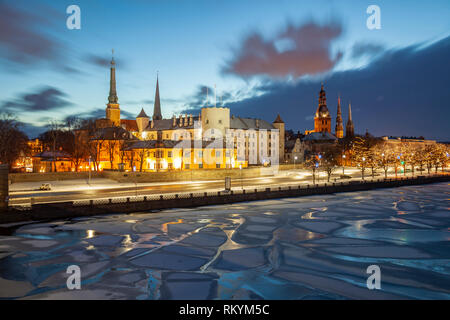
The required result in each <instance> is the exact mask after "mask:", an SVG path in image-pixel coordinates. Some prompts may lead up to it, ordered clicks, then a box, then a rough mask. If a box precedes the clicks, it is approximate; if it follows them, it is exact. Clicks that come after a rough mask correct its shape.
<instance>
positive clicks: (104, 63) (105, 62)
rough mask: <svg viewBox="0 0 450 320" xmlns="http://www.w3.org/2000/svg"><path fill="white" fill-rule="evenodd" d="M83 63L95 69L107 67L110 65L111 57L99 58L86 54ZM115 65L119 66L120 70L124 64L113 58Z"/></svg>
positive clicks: (120, 60)
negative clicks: (95, 67)
mask: <svg viewBox="0 0 450 320" xmlns="http://www.w3.org/2000/svg"><path fill="white" fill-rule="evenodd" d="M84 61H86V62H88V63H90V64H92V65H94V66H97V67H102V68H104V67H109V66H110V65H111V56H107V55H105V56H99V55H96V54H88V55H86V56H85V57H84ZM114 61H115V62H116V65H118V66H120V68H121V69H123V68H124V66H125V63H124V61H123V60H122V59H117V58H114Z"/></svg>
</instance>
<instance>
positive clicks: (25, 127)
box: [19, 122, 48, 139]
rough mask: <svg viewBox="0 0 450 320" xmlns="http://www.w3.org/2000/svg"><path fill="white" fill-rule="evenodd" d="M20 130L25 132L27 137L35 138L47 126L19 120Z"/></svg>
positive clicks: (45, 129)
mask: <svg viewBox="0 0 450 320" xmlns="http://www.w3.org/2000/svg"><path fill="white" fill-rule="evenodd" d="M19 124H20V130H21V131H23V132H25V134H26V135H27V136H28V138H29V139H34V138H37V137H38V136H39V135H40V134H41V133H43V132H45V131H47V130H48V126H47V125H44V126H37V125H34V124H31V123H27V122H20V123H19Z"/></svg>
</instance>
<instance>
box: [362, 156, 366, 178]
mask: <svg viewBox="0 0 450 320" xmlns="http://www.w3.org/2000/svg"><path fill="white" fill-rule="evenodd" d="M362 161H363V163H362V166H363V167H362V179H363V180H364V170H365V167H364V162H365V161H366V158H365V157H362Z"/></svg>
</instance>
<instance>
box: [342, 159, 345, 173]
mask: <svg viewBox="0 0 450 320" xmlns="http://www.w3.org/2000/svg"><path fill="white" fill-rule="evenodd" d="M344 168H345V154H343V155H342V175H345V173H344Z"/></svg>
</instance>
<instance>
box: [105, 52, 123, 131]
mask: <svg viewBox="0 0 450 320" xmlns="http://www.w3.org/2000/svg"><path fill="white" fill-rule="evenodd" d="M113 53H114V51H113ZM118 101H119V99H118V98H117V91H116V63H115V61H114V56H113V57H112V59H111V71H110V80H109V96H108V104H107V105H106V119H108V120H109V121H110V122H111V124H112V125H113V126H120V107H119V102H118Z"/></svg>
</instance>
